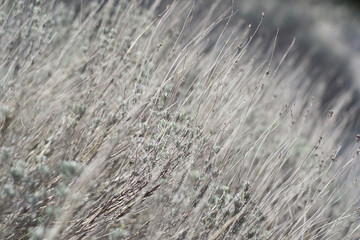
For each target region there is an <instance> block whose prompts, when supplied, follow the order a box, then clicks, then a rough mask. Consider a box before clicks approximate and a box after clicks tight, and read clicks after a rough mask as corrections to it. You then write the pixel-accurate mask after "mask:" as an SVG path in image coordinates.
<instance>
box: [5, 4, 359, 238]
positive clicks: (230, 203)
mask: <svg viewBox="0 0 360 240" xmlns="http://www.w3.org/2000/svg"><path fill="white" fill-rule="evenodd" d="M219 2H220V1H219ZM219 2H218V3H219ZM157 3H158V1H155V3H154V5H152V7H150V9H147V8H143V7H142V5H141V4H139V3H138V2H137V1H129V2H127V1H121V2H120V3H118V1H111V0H109V1H107V2H106V3H103V4H96V3H94V2H91V3H89V4H88V5H86V6H85V5H84V6H83V8H78V10H79V9H80V10H79V11H75V10H74V9H76V8H71V7H69V6H68V5H66V4H63V3H62V2H55V1H38V0H37V1H35V3H34V2H33V1H16V2H15V1H14V2H13V1H5V2H4V1H3V2H2V5H1V7H0V8H1V13H2V18H1V32H2V34H1V38H0V41H1V45H2V46H3V47H2V48H1V50H0V51H1V54H0V56H1V57H0V58H1V59H0V63H1V67H0V71H1V76H2V78H1V80H0V81H1V87H2V88H1V89H0V91H1V93H0V97H1V112H0V114H1V115H0V117H1V118H0V121H1V122H0V123H1V125H0V127H1V137H0V142H1V154H2V155H1V168H0V171H1V178H0V186H1V189H2V190H1V197H0V201H1V202H0V212H1V220H0V224H1V225H0V229H1V231H0V237H1V238H2V239H28V238H32V239H42V238H47V239H98V238H99V239H341V238H347V239H354V238H355V237H356V236H359V230H358V222H357V220H358V217H359V216H358V211H357V209H356V207H357V206H356V204H357V202H358V199H357V197H358V196H357V194H356V193H354V191H352V190H351V188H354V187H357V186H358V184H357V182H354V183H351V184H350V183H348V182H345V181H343V179H344V176H345V175H347V174H349V171H350V170H351V169H353V168H354V164H355V163H356V162H357V161H359V159H358V156H357V155H356V148H357V145H356V144H354V147H353V149H351V150H350V151H349V154H348V155H349V156H350V157H348V156H347V155H346V153H344V154H343V155H342V156H338V151H339V148H338V146H337V144H338V142H339V141H340V140H341V139H342V138H343V137H344V136H342V135H341V134H342V131H343V129H344V126H343V124H341V121H340V120H337V118H336V114H337V113H338V112H339V111H340V109H341V108H342V106H344V105H345V104H346V103H347V102H348V101H349V99H346V97H342V98H339V99H338V105H337V106H335V107H334V108H333V109H332V110H331V111H329V114H328V116H322V115H321V114H318V112H319V105H320V104H319V103H318V102H317V96H319V94H320V93H321V86H318V87H314V86H313V85H311V90H309V87H308V86H309V85H310V83H311V80H310V79H307V75H306V72H305V70H304V69H306V68H305V66H306V63H305V62H304V64H303V65H300V66H299V65H295V64H294V61H293V60H292V59H293V58H291V55H292V54H291V49H292V45H291V46H289V50H288V51H286V52H284V53H281V54H282V56H283V58H282V59H279V60H275V58H273V56H274V51H276V33H274V44H272V47H271V48H269V49H268V48H265V47H264V45H263V44H262V41H261V39H256V38H254V36H255V35H256V31H257V30H256V29H257V28H259V27H261V22H262V21H263V18H264V16H259V22H258V24H259V25H257V24H255V25H254V24H253V26H247V24H246V22H245V21H239V26H237V27H238V28H239V29H242V31H238V30H234V28H230V27H229V26H228V24H227V23H228V22H229V21H231V19H232V18H233V17H234V15H235V14H236V12H235V11H233V10H232V9H231V8H229V9H228V10H225V12H223V13H220V14H219V13H217V12H216V3H214V5H212V6H213V7H212V6H209V8H208V13H207V14H208V15H207V16H208V17H205V18H201V19H197V20H196V22H194V21H192V18H193V13H194V9H196V6H195V5H193V3H192V2H187V1H179V2H177V3H174V4H172V5H169V6H168V7H167V9H166V10H164V11H163V12H161V14H160V15H158V14H156V13H155V12H156V11H155V10H156V4H157ZM219 26H220V27H219ZM214 35H216V38H215V40H212V39H214V37H213V36H214ZM299 82H301V83H302V84H301V87H299ZM313 95H314V96H315V98H312V96H313ZM354 142H355V141H354ZM353 155H354V156H353ZM352 156H353V157H352Z"/></svg>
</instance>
